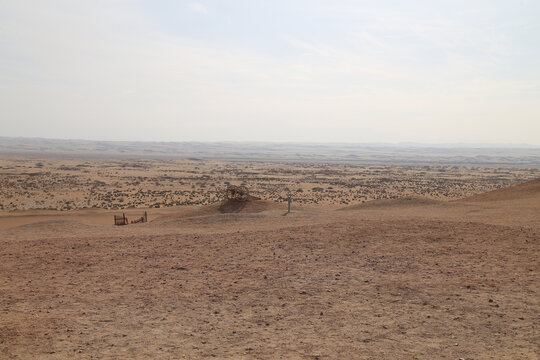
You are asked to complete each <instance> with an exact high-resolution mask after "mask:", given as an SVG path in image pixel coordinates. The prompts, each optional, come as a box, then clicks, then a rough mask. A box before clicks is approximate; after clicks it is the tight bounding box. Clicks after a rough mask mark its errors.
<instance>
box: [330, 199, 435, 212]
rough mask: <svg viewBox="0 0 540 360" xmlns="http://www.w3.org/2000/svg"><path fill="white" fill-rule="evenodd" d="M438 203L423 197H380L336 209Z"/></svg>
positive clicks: (345, 209) (379, 207)
mask: <svg viewBox="0 0 540 360" xmlns="http://www.w3.org/2000/svg"><path fill="white" fill-rule="evenodd" d="M439 203H440V201H437V200H432V199H423V198H402V199H381V200H372V201H368V202H365V203H362V204H356V205H351V206H346V207H343V208H340V209H338V210H339V211H347V210H367V209H382V208H393V207H413V206H424V205H435V204H439Z"/></svg>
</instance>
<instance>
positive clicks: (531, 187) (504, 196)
mask: <svg viewBox="0 0 540 360" xmlns="http://www.w3.org/2000/svg"><path fill="white" fill-rule="evenodd" d="M525 199H529V200H532V199H540V179H534V180H531V181H527V182H525V183H523V184H519V185H515V186H510V187H506V188H503V189H498V190H493V191H489V192H485V193H482V194H477V195H473V196H471V197H468V198H465V199H462V200H459V201H463V202H484V201H510V200H525Z"/></svg>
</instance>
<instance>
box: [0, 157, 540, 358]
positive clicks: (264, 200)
mask: <svg viewBox="0 0 540 360" xmlns="http://www.w3.org/2000/svg"><path fill="white" fill-rule="evenodd" d="M464 159H465V160H463V161H462V162H460V161H459V160H456V161H452V162H444V161H437V159H435V160H432V161H431V160H430V161H428V160H426V158H420V159H419V160H418V161H411V162H407V161H402V162H398V163H391V162H388V161H379V162H378V161H377V159H370V160H369V161H364V162H363V161H362V160H361V159H360V160H359V159H356V158H355V159H354V160H351V161H337V162H331V161H327V160H328V159H327V158H325V159H323V160H322V161H314V162H309V161H305V159H296V160H294V159H289V158H287V159H283V158H279V159H275V158H272V157H271V156H268V158H264V159H263V158H247V159H237V158H231V159H229V160H227V159H223V158H218V157H211V156H209V157H204V156H200V154H198V156H197V157H193V156H183V157H182V156H178V157H176V158H175V157H174V156H155V157H152V156H146V157H138V156H125V154H113V155H110V154H107V156H103V155H100V156H92V154H86V155H85V156H82V155H78V154H75V155H69V154H66V153H55V154H52V153H51V154H48V153H40V154H39V153H31V152H30V153H26V154H19V153H3V154H2V155H1V156H0V206H1V210H0V250H1V251H0V358H5V359H148V358H152V359H207V358H217V359H456V360H458V359H538V357H539V356H540V275H539V272H540V263H539V261H538V259H539V256H540V179H539V178H540V165H539V164H537V163H535V161H536V160H534V159H533V160H532V162H529V163H527V164H525V165H523V164H516V163H514V164H509V163H508V162H505V160H504V159H502V160H501V161H500V162H499V163H498V162H497V160H496V159H493V158H492V159H489V162H487V163H475V162H473V163H471V162H470V161H467V159H470V158H467V157H465V158H464ZM230 184H233V185H245V186H246V187H247V188H248V189H249V190H250V194H251V195H252V196H253V197H252V198H250V199H249V200H248V201H246V202H243V203H241V204H238V203H234V202H233V203H231V202H230V201H227V200H226V199H224V197H223V191H224V189H226V187H227V186H228V185H230ZM287 193H291V194H292V211H291V213H288V214H287V213H286V211H287V203H286V201H285V200H286V196H287ZM144 211H146V212H147V213H148V219H149V221H148V222H147V223H142V224H130V225H127V226H114V225H113V215H120V214H122V213H124V214H126V216H127V217H128V218H130V219H135V218H137V217H139V216H141V214H142V213H143V212H144Z"/></svg>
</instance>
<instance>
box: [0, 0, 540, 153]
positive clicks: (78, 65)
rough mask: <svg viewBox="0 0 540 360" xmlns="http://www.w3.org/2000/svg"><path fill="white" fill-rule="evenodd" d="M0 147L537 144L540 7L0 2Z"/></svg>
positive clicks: (314, 1)
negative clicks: (11, 139)
mask: <svg viewBox="0 0 540 360" xmlns="http://www.w3.org/2000/svg"><path fill="white" fill-rule="evenodd" d="M0 136H32V137H34V136H40V137H51V138H82V139H103V140H164V141H215V140H241V141H245V140H255V141H317V142H319V141H322V142H327V141H328V142H404V141H412V142H424V143H440V142H444V143H455V142H469V143H529V144H535V145H540V1H532V0H531V1H526V0H521V1H518V0H507V1H475V0H466V1H461V0H458V1H455V0H454V1H447V0H445V1H433V0H427V1H401V0H399V1H372V0H371V1H319V0H306V1H294V0H287V1H279V0H273V1H256V0H245V1H235V0H230V1H226V0H219V1H218V0H215V1H200V2H199V1H172V0H171V1H158V0H149V1H144V0H141V1H136V0H129V1H114V0H103V1H96V0H92V1H82V0H81V1H74V0H65V1H56V0H42V1H30V0H24V1H22V0H15V1H6V0H0Z"/></svg>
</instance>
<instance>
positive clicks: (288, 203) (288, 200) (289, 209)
mask: <svg viewBox="0 0 540 360" xmlns="http://www.w3.org/2000/svg"><path fill="white" fill-rule="evenodd" d="M291 198H292V195H291V193H287V214H289V213H290V212H291V200H292V199H291Z"/></svg>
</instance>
